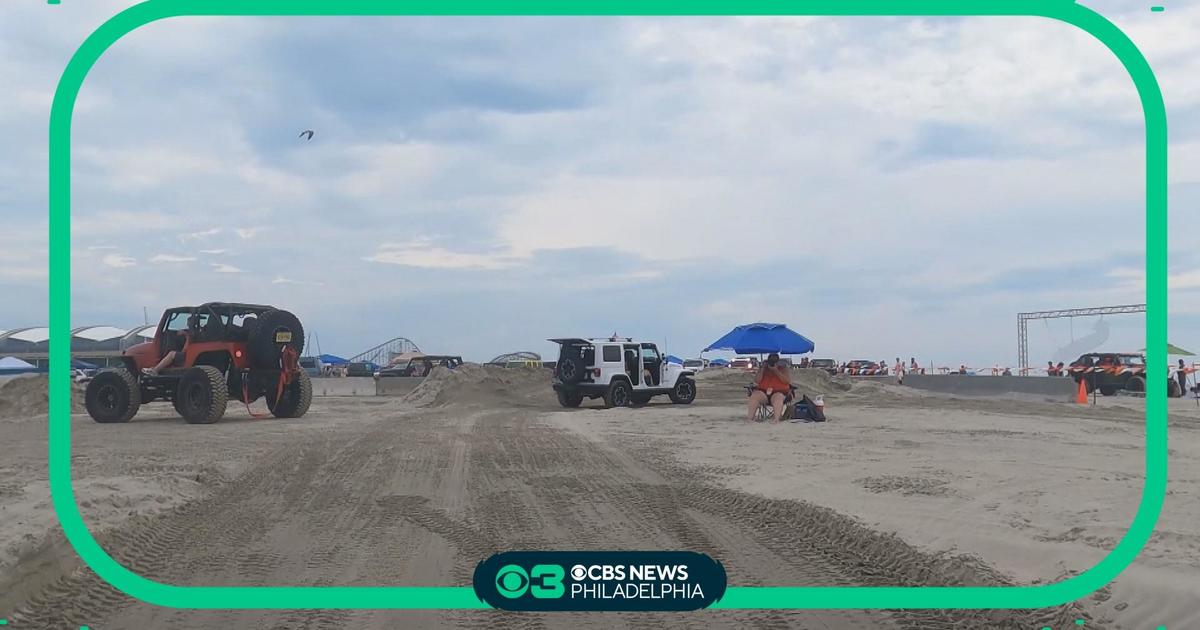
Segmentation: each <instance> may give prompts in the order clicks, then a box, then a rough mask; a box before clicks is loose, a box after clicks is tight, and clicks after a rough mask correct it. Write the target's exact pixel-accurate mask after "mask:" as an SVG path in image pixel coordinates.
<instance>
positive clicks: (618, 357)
mask: <svg viewBox="0 0 1200 630" xmlns="http://www.w3.org/2000/svg"><path fill="white" fill-rule="evenodd" d="M550 341H553V342H554V343H557V344H559V354H558V361H557V367H556V368H555V371H554V381H553V384H552V387H553V388H554V392H555V394H557V396H558V402H559V404H561V405H562V406H563V407H578V406H579V404H580V403H582V402H583V399H584V398H590V399H595V398H603V399H604V406H605V407H626V406H629V405H642V404H645V403H647V402H649V401H650V399H651V398H653V397H655V396H661V395H663V394H666V395H667V396H668V397H670V399H671V402H673V403H675V404H677V405H687V404H691V402H692V401H693V400H695V399H696V381H695V379H693V376H694V375H695V372H693V371H692V370H689V369H687V368H685V367H684V366H683V365H680V364H678V363H673V362H669V361H667V360H666V358H665V357H664V356H663V355H662V353H660V352H659V350H658V346H657V345H656V344H654V343H651V342H644V341H635V340H633V339H631V338H615V337H613V338H607V339H582V338H564V339H550Z"/></svg>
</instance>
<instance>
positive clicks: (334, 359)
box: [320, 354, 349, 365]
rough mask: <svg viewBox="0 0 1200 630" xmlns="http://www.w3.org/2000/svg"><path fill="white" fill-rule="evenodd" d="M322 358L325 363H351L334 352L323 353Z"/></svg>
mask: <svg viewBox="0 0 1200 630" xmlns="http://www.w3.org/2000/svg"><path fill="white" fill-rule="evenodd" d="M320 359H321V363H324V364H326V365H344V364H346V363H349V361H347V360H345V359H343V358H342V357H339V356H337V355H333V354H322V355H321V356H320Z"/></svg>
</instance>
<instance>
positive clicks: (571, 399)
mask: <svg viewBox="0 0 1200 630" xmlns="http://www.w3.org/2000/svg"><path fill="white" fill-rule="evenodd" d="M555 393H557V394H558V404H560V405H562V406H564V407H567V408H575V407H578V406H579V404H580V403H582V402H583V394H580V393H579V392H561V391H560V392H555Z"/></svg>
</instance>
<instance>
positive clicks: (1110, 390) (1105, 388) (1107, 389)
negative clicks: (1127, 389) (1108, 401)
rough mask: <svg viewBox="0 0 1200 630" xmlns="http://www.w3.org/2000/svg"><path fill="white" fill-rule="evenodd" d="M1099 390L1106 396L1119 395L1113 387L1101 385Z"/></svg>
mask: <svg viewBox="0 0 1200 630" xmlns="http://www.w3.org/2000/svg"><path fill="white" fill-rule="evenodd" d="M1099 389H1100V393H1101V394H1103V395H1105V396H1112V395H1114V394H1116V393H1117V388H1116V387H1113V386H1112V385H1101V386H1100V387H1099Z"/></svg>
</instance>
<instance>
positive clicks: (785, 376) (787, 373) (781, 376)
mask: <svg viewBox="0 0 1200 630" xmlns="http://www.w3.org/2000/svg"><path fill="white" fill-rule="evenodd" d="M791 386H792V375H791V370H789V369H788V367H787V365H786V364H784V363H781V362H780V361H779V355H778V354H777V353H775V352H772V353H771V354H770V355H769V356H768V357H767V360H766V362H764V363H763V364H762V366H760V367H759V369H758V374H757V376H756V377H755V379H754V391H752V392H750V401H749V402H748V403H747V405H746V422H754V416H755V415H756V414H757V413H758V409H759V407H762V406H763V405H764V404H769V405H770V406H771V413H772V414H774V418H773V419H772V420H771V421H772V422H779V420H780V419H781V418H782V417H783V410H784V407H786V406H787V397H788V393H789V391H790V390H791Z"/></svg>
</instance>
